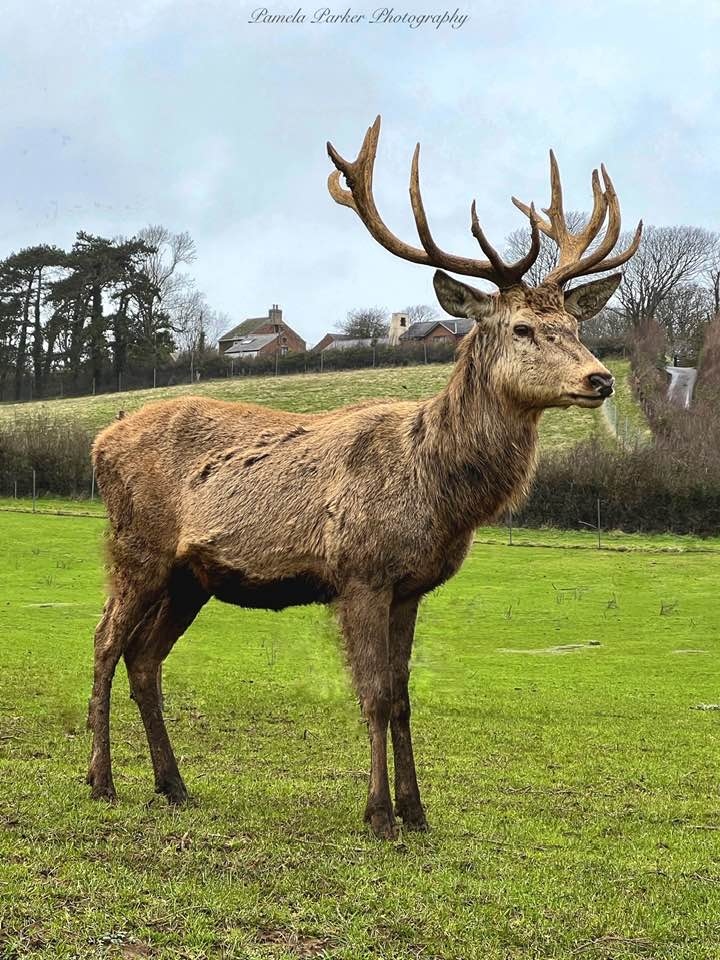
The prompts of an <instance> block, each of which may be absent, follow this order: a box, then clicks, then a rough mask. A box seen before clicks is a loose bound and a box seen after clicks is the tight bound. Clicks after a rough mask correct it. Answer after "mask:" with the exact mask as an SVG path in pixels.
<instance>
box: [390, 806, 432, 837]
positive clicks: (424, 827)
mask: <svg viewBox="0 0 720 960" xmlns="http://www.w3.org/2000/svg"><path fill="white" fill-rule="evenodd" d="M395 813H396V814H397V816H398V817H401V818H402V822H403V827H404V828H405V829H406V830H415V831H417V832H419V833H425V832H427V831H428V830H429V829H430V827H429V825H428V822H427V818H426V816H425V811H424V810H423V808H422V804H420V803H418V804H407V805H405V804H397V805H396V806H395Z"/></svg>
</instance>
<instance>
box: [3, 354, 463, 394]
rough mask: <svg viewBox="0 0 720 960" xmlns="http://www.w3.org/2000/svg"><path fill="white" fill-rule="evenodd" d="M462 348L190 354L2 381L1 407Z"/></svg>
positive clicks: (422, 358) (376, 362)
mask: <svg viewBox="0 0 720 960" xmlns="http://www.w3.org/2000/svg"><path fill="white" fill-rule="evenodd" d="M455 349H456V344H455V343H454V342H451V341H440V342H437V341H436V342H435V343H429V344H428V343H409V344H403V345H402V346H398V347H390V346H388V345H386V344H377V345H375V346H373V347H353V348H352V349H332V350H323V351H321V352H318V353H311V352H302V353H287V354H285V355H284V356H283V355H281V354H279V353H275V354H270V355H268V356H265V357H263V356H259V357H256V358H255V359H245V360H243V359H239V358H238V359H234V358H232V357H227V356H226V355H224V354H219V353H216V352H215V351H209V352H206V353H203V354H202V355H195V354H189V355H187V356H186V357H183V358H180V359H179V360H178V361H177V362H174V363H166V364H164V365H157V366H154V367H136V368H133V369H131V370H124V371H121V372H119V373H118V372H112V371H106V372H104V373H102V374H101V375H98V376H93V375H92V372H91V371H88V370H82V371H80V373H79V374H78V375H77V376H75V377H74V376H73V375H72V374H71V373H69V372H67V371H66V372H52V373H49V374H48V375H47V376H46V377H44V378H43V381H42V385H41V386H38V384H36V382H35V379H34V378H33V377H32V376H31V375H30V374H27V375H25V376H23V378H22V380H21V382H20V395H19V397H17V396H16V392H15V382H14V378H13V379H12V381H11V380H10V379H7V378H6V379H5V380H4V381H2V380H0V402H5V403H13V402H14V403H28V402H32V401H33V400H38V399H43V400H55V399H65V398H69V397H87V396H96V395H98V394H103V393H119V392H122V391H125V390H144V389H156V388H159V387H163V388H164V387H174V386H178V385H179V384H189V383H196V382H197V381H198V380H201V379H202V380H208V379H217V378H225V377H228V378H229V377H266V376H282V375H285V374H298V373H325V372H330V371H333V370H360V369H367V368H372V367H397V366H414V365H417V364H430V363H451V362H452V360H453V359H454V356H455Z"/></svg>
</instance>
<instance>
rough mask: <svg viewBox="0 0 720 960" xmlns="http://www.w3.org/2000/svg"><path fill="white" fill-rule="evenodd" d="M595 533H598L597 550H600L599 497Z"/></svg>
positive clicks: (598, 499)
mask: <svg viewBox="0 0 720 960" xmlns="http://www.w3.org/2000/svg"><path fill="white" fill-rule="evenodd" d="M597 532H598V550H600V549H602V542H601V539H600V497H598V498H597Z"/></svg>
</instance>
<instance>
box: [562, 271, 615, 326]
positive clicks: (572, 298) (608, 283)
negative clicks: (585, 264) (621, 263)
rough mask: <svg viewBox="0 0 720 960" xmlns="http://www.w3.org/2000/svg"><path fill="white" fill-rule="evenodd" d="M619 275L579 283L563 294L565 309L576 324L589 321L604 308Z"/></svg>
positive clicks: (613, 274) (613, 290) (612, 292)
mask: <svg viewBox="0 0 720 960" xmlns="http://www.w3.org/2000/svg"><path fill="white" fill-rule="evenodd" d="M621 280H622V274H621V273H612V274H611V275H610V276H609V277H602V279H600V280H591V281H590V283H581V284H580V286H579V287H573V288H572V290H568V291H567V293H566V294H565V309H566V310H567V312H568V313H569V314H570V315H571V316H573V317H575V319H576V320H577V321H578V323H582V322H583V320H589V319H590V317H594V316H595V314H596V313H599V312H600V310H602V308H603V307H604V306H605V304H606V303H607V302H608V300H609V299H610V297H611V296H612V295H613V294H614V293H615V291H616V290H617V288H618V285H619V283H620V281H621Z"/></svg>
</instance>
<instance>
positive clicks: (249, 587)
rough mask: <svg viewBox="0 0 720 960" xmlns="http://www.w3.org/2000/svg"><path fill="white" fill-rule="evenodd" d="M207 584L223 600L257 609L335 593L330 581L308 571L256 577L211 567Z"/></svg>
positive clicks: (323, 600)
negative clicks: (212, 569) (264, 577)
mask: <svg viewBox="0 0 720 960" xmlns="http://www.w3.org/2000/svg"><path fill="white" fill-rule="evenodd" d="M208 588H209V590H210V592H211V593H212V594H213V596H215V597H217V599H218V600H222V602H223V603H232V604H235V605H236V606H238V607H250V608H252V609H261V610H284V609H285V608H286V607H298V606H304V605H306V604H308V603H329V602H330V601H331V600H334V599H335V597H336V595H337V594H336V591H335V590H334V588H333V587H332V586H330V584H327V583H324V582H323V581H322V580H320V579H319V578H318V577H316V576H314V575H312V574H298V575H296V576H292V577H282V578H280V579H277V580H256V579H254V578H249V577H246V576H244V575H243V574H242V572H239V571H237V570H228V571H214V575H213V577H212V582H211V583H209V584H208Z"/></svg>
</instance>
